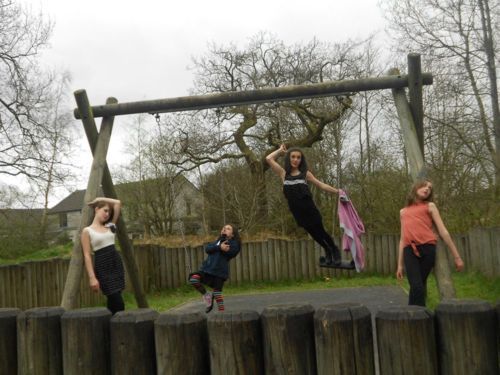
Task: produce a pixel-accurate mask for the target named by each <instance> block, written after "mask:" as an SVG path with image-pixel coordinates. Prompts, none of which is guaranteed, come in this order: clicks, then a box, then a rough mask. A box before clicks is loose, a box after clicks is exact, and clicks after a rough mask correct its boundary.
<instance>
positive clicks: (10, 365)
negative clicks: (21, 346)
mask: <svg viewBox="0 0 500 375" xmlns="http://www.w3.org/2000/svg"><path fill="white" fill-rule="evenodd" d="M20 313H21V310H20V309H11V308H0V332H1V334H0V359H1V360H0V374H17V324H16V321H17V317H18V315H19V314H20Z"/></svg>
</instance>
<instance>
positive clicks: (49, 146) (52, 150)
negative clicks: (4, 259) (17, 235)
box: [29, 72, 75, 243]
mask: <svg viewBox="0 0 500 375" xmlns="http://www.w3.org/2000/svg"><path fill="white" fill-rule="evenodd" d="M54 77H55V79H54V81H53V84H52V85H51V87H52V90H51V95H50V101H48V102H47V107H46V111H45V113H41V114H40V118H41V120H42V121H43V123H44V124H45V128H46V131H47V133H46V134H45V137H44V139H42V140H41V142H40V145H39V150H40V154H41V155H42V156H43V157H42V158H41V159H40V160H39V161H38V162H37V163H39V165H38V167H39V170H40V172H39V176H38V178H32V179H30V180H29V182H30V184H31V186H32V190H33V194H35V196H36V197H37V199H36V200H37V201H38V202H39V203H40V202H41V203H42V207H43V211H42V218H41V223H40V234H39V238H40V241H41V243H43V242H45V239H46V234H47V233H46V232H47V219H48V216H47V215H48V210H49V198H50V196H51V194H53V192H54V190H55V189H56V188H60V187H67V186H68V185H69V184H71V181H72V180H75V174H74V172H73V171H72V165H71V164H70V163H69V161H68V160H69V159H70V156H71V152H72V151H73V149H74V147H73V144H74V143H73V140H74V136H73V135H72V131H73V130H74V128H73V127H72V126H71V125H72V124H74V121H73V119H72V118H71V112H70V110H69V109H70V106H69V104H68V102H67V99H68V98H67V95H66V92H68V83H69V81H70V76H69V74H68V73H66V72H65V73H63V74H61V75H57V74H54Z"/></svg>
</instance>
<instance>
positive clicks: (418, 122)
mask: <svg viewBox="0 0 500 375" xmlns="http://www.w3.org/2000/svg"><path fill="white" fill-rule="evenodd" d="M422 87H423V83H422V66H421V62H420V55H419V54H418V53H410V54H409V55H408V95H409V97H410V108H411V113H412V115H413V123H414V124H415V131H416V133H417V139H418V145H419V146H420V150H421V151H422V155H424V104H423V100H422ZM424 157H425V156H424Z"/></svg>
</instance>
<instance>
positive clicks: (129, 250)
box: [75, 90, 148, 308]
mask: <svg viewBox="0 0 500 375" xmlns="http://www.w3.org/2000/svg"><path fill="white" fill-rule="evenodd" d="M75 100H76V103H77V106H78V109H79V111H80V113H82V114H83V116H82V123H83V127H84V129H85V134H86V135H87V140H88V141H89V146H90V150H91V151H92V155H95V150H96V146H97V139H98V136H99V134H98V132H97V127H96V124H95V121H94V117H93V115H92V112H91V111H89V108H90V104H89V100H88V97H87V93H86V92H85V90H78V91H75ZM102 191H103V193H104V195H105V196H106V197H109V198H114V199H118V196H117V194H116V190H115V186H114V184H113V180H112V178H111V173H110V172H109V168H108V164H107V163H106V164H105V165H104V173H103V175H102ZM117 228H118V230H117V233H116V236H117V238H118V242H119V244H120V249H121V251H122V254H123V261H124V263H125V267H127V272H128V276H129V280H130V283H131V284H132V290H133V291H134V296H135V300H136V302H137V306H138V307H140V308H147V307H148V302H147V300H146V295H145V294H144V290H143V288H142V285H141V282H140V281H139V270H138V268H137V263H136V261H135V258H134V248H133V245H132V242H131V241H130V239H129V238H128V235H127V226H126V223H125V220H124V219H123V215H120V217H119V218H118V222H117Z"/></svg>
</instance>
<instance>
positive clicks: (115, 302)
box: [106, 292, 125, 315]
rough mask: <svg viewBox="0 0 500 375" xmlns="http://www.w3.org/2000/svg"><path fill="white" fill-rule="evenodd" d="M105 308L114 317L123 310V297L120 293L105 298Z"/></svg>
mask: <svg viewBox="0 0 500 375" xmlns="http://www.w3.org/2000/svg"><path fill="white" fill-rule="evenodd" d="M106 298H107V307H108V310H109V311H111V314H113V315H115V314H116V313H117V312H118V311H123V310H125V302H123V297H122V293H121V292H116V293H113V294H110V295H107V296H106Z"/></svg>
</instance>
